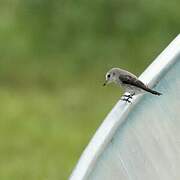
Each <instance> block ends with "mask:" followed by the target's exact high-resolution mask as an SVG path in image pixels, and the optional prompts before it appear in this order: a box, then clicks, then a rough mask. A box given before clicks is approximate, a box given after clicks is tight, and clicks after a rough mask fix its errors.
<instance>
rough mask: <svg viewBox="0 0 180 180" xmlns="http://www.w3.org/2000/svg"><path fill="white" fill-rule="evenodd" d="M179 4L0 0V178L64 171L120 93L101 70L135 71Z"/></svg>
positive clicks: (55, 175) (165, 33) (175, 28)
mask: <svg viewBox="0 0 180 180" xmlns="http://www.w3.org/2000/svg"><path fill="white" fill-rule="evenodd" d="M179 4H180V3H179V2H177V1H174V0H173V1H171V2H164V1H161V0H159V1H150V0H146V1H133V0H121V1H116V0H113V1H107V0H93V1H87V0H78V1H73V0H69V1H63V0H61V1H56V0H52V1H48V0H14V1H10V0H8V1H7V0H1V6H0V39H1V43H0V52H1V53H0V59H1V60H0V99H1V104H0V138H1V139H0V159H1V161H0V179H3V180H10V179H13V180H16V179H17V180H21V179H27V180H28V179H31V180H32V179H38V180H39V179H42V180H44V179H61V180H65V179H67V178H68V176H69V175H70V173H71V171H72V169H73V167H74V166H75V164H76V162H77V160H78V158H79V156H80V154H81V153H82V151H83V149H84V148H85V147H86V145H87V143H88V142H89V140H90V138H91V137H92V135H93V134H94V133H95V131H96V129H97V128H98V127H99V125H100V124H101V121H102V120H103V118H104V117H105V116H106V115H107V113H108V112H109V111H110V110H111V108H112V107H113V105H114V104H115V103H116V102H117V100H118V99H119V98H120V95H121V91H120V90H119V89H118V88H114V87H107V88H103V87H102V83H103V81H104V74H105V72H106V71H107V70H108V69H110V68H111V67H114V66H116V67H122V68H125V69H128V70H130V71H132V72H134V73H135V74H137V75H139V74H140V73H141V72H142V71H143V70H144V69H145V68H146V67H147V66H148V64H149V63H150V62H152V60H153V59H154V58H155V57H156V56H157V55H158V54H159V53H160V52H161V51H162V50H163V49H164V48H165V47H166V45H167V44H168V43H169V42H170V41H171V40H172V39H173V38H174V37H175V36H176V35H177V34H178V33H179V28H180V25H179V19H180V13H179V8H178V7H179V6H178V5H179Z"/></svg>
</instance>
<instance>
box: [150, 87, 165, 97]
mask: <svg viewBox="0 0 180 180" xmlns="http://www.w3.org/2000/svg"><path fill="white" fill-rule="evenodd" d="M146 91H148V92H150V93H151V94H154V95H157V96H160V95H162V93H160V92H157V91H154V90H152V89H149V88H148V89H147V90H146Z"/></svg>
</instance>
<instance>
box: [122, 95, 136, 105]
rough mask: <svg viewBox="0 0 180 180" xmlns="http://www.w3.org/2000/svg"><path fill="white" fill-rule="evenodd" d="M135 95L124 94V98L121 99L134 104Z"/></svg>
mask: <svg viewBox="0 0 180 180" xmlns="http://www.w3.org/2000/svg"><path fill="white" fill-rule="evenodd" d="M133 95H134V94H133ZM133 95H131V94H129V95H126V94H124V95H123V98H121V100H122V101H126V102H127V103H132V102H131V100H132V99H133Z"/></svg>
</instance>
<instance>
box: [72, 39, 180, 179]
mask: <svg viewBox="0 0 180 180" xmlns="http://www.w3.org/2000/svg"><path fill="white" fill-rule="evenodd" d="M140 79H141V80H142V81H143V82H144V83H145V84H148V85H149V86H150V87H154V86H155V85H156V84H157V85H156V87H155V89H157V90H158V91H160V92H162V93H163V95H162V96H160V97H157V96H153V95H151V94H145V95H143V96H139V97H136V98H135V99H134V101H133V103H132V104H127V103H125V102H122V101H119V102H118V103H117V104H116V106H115V107H114V108H113V110H112V111H111V112H110V113H109V115H108V116H107V117H106V119H105V120H104V122H103V123H102V125H101V126H100V128H99V129H98V131H97V132H96V134H95V136H94V137H93V138H92V140H91V142H90V143H89V145H88V146H87V148H86V150H85V151H84V153H83V154H82V156H81V158H80V160H79V162H78V164H77V166H76V168H75V169H74V171H73V173H72V175H71V177H70V180H86V179H89V180H111V179H113V180H119V179H123V180H144V179H146V180H152V179H153V180H166V179H167V180H169V179H173V180H179V179H180V172H178V171H179V167H180V101H179V99H180V36H178V37H177V38H176V39H175V40H174V41H173V42H172V43H171V44H170V45H169V46H168V47H167V48H166V49H165V50H164V51H163V52H162V53H161V55H160V56H158V58H157V59H156V60H155V61H154V62H153V63H152V64H151V65H150V66H149V67H148V69H147V70H146V71H145V72H144V73H143V74H142V75H141V77H140Z"/></svg>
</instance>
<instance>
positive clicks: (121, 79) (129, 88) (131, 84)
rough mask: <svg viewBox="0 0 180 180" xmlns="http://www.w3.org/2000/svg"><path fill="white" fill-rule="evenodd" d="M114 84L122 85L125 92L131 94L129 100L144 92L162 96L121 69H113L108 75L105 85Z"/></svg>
mask: <svg viewBox="0 0 180 180" xmlns="http://www.w3.org/2000/svg"><path fill="white" fill-rule="evenodd" d="M112 82H114V83H115V84H118V85H120V86H121V87H122V88H123V89H124V90H125V92H128V93H129V94H130V95H129V96H128V97H129V98H132V96H133V95H136V94H140V93H144V92H149V93H151V94H154V95H158V96H159V95H161V93H159V92H157V91H154V90H152V89H150V88H149V87H148V86H146V85H145V84H144V83H143V82H142V81H140V80H139V79H138V78H137V77H136V76H135V75H134V74H132V73H130V72H128V71H126V70H123V69H120V68H112V69H111V70H109V71H108V72H107V73H106V81H105V83H104V85H106V84H109V83H112ZM126 97H127V96H126ZM129 98H128V100H129Z"/></svg>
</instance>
